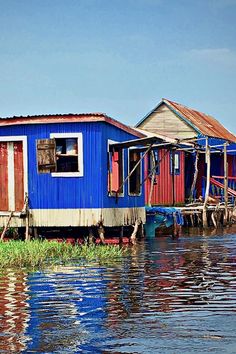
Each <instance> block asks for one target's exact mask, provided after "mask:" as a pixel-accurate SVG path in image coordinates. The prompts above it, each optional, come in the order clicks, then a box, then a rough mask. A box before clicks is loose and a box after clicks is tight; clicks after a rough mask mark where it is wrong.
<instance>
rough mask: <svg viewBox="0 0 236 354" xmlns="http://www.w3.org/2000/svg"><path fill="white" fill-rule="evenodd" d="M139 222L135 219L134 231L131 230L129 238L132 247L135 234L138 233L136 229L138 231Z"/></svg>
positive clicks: (134, 241) (134, 242)
mask: <svg viewBox="0 0 236 354" xmlns="http://www.w3.org/2000/svg"><path fill="white" fill-rule="evenodd" d="M140 222H141V221H140V220H139V219H137V220H136V221H135V224H134V230H133V232H132V235H131V237H130V242H131V243H132V245H135V244H136V236H137V232H138V229H139V225H140Z"/></svg>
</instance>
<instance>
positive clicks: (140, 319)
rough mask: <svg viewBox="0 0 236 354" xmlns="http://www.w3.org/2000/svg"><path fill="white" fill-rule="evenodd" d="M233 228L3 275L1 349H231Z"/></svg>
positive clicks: (235, 338)
mask: <svg viewBox="0 0 236 354" xmlns="http://www.w3.org/2000/svg"><path fill="white" fill-rule="evenodd" d="M235 231H236V229H234V230H232V229H230V232H224V233H223V232H222V233H218V234H216V233H213V234H210V233H208V235H205V236H203V235H200V234H199V233H198V232H197V231H196V230H195V231H191V233H189V234H187V233H186V234H185V235H183V236H182V237H181V238H180V239H178V240H172V239H171V238H169V237H165V238H158V239H154V240H146V241H144V242H141V243H140V244H138V245H137V246H136V247H134V248H132V251H131V255H130V256H128V257H127V258H125V259H123V260H122V262H117V263H115V264H112V265H109V266H103V267H101V266H99V265H98V264H90V265H87V266H85V265H82V266H81V265H78V266H70V267H58V268H57V269H54V270H53V271H50V270H48V271H46V272H37V273H32V274H27V273H26V272H24V271H20V270H19V271H8V272H6V273H5V274H4V275H2V276H0V352H1V353H152V354H154V353H164V354H165V353H208V352H211V353H236V313H235V311H236V277H235V276H236V232H235ZM193 232H194V233H195V235H193Z"/></svg>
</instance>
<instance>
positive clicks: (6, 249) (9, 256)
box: [0, 241, 125, 269]
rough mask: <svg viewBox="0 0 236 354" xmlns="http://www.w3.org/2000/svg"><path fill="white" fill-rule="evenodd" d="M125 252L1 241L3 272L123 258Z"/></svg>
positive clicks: (116, 248)
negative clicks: (14, 269)
mask: <svg viewBox="0 0 236 354" xmlns="http://www.w3.org/2000/svg"><path fill="white" fill-rule="evenodd" d="M124 253H125V250H124V249H122V248H120V247H119V246H114V245H103V246H101V245H86V244H84V245H71V244H68V243H66V242H57V241H51V242H48V241H30V242H25V241H9V242H0V269H6V268H30V269H35V268H42V267H44V266H50V265H56V264H61V263H69V262H76V261H99V262H101V263H106V262H107V261H109V260H115V259H116V258H121V257H122V256H123V255H124Z"/></svg>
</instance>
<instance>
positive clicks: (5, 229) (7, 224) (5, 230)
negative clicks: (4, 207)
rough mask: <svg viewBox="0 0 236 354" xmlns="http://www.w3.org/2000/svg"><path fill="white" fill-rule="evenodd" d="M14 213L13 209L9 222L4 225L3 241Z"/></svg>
mask: <svg viewBox="0 0 236 354" xmlns="http://www.w3.org/2000/svg"><path fill="white" fill-rule="evenodd" d="M12 215H13V211H11V213H10V215H9V218H8V220H7V223H6V225H5V227H4V230H3V232H2V234H1V241H3V239H4V237H5V234H6V232H7V229H8V226H9V224H10V221H11V218H12Z"/></svg>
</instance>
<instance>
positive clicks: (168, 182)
mask: <svg viewBox="0 0 236 354" xmlns="http://www.w3.org/2000/svg"><path fill="white" fill-rule="evenodd" d="M159 159H160V168H159V171H160V172H159V174H158V175H156V184H155V185H154V188H153V194H152V199H151V203H152V205H172V204H173V189H172V174H171V173H170V153H169V151H168V150H166V149H162V150H160V153H159ZM147 173H148V170H147V160H146V164H145V175H147ZM150 186H151V180H150V179H149V178H148V179H147V181H146V183H145V200H146V203H147V202H148V197H149V193H150ZM174 189H175V204H181V203H184V201H185V191H184V153H183V152H181V153H180V174H179V175H175V188H174Z"/></svg>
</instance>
